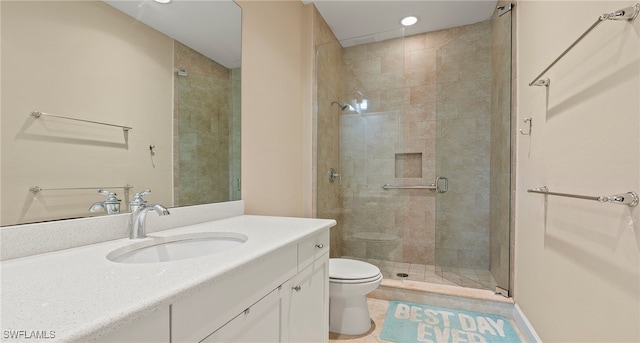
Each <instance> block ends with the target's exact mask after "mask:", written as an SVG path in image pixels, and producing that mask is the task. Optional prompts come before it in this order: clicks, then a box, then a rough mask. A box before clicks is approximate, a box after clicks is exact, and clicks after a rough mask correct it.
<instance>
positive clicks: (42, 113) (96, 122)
mask: <svg viewBox="0 0 640 343" xmlns="http://www.w3.org/2000/svg"><path fill="white" fill-rule="evenodd" d="M31 116H32V117H35V118H40V117H41V116H48V117H55V118H60V119H68V120H75V121H81V122H84V123H91V124H98V125H107V126H113V127H119V128H121V129H122V131H124V132H125V133H126V132H127V131H129V130H133V128H132V127H129V126H122V125H115V124H108V123H102V122H99V121H93V120H85V119H78V118H71V117H65V116H59V115H56V114H51V113H44V112H40V111H33V112H31Z"/></svg>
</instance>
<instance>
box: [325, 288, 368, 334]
mask: <svg viewBox="0 0 640 343" xmlns="http://www.w3.org/2000/svg"><path fill="white" fill-rule="evenodd" d="M370 329H371V319H370V318H369V306H368V305H367V298H366V297H365V296H364V295H361V296H352V297H348V298H343V297H329V331H330V332H333V333H338V334H343V335H362V334H364V333H366V332H367V331H369V330H370Z"/></svg>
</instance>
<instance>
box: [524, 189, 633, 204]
mask: <svg viewBox="0 0 640 343" xmlns="http://www.w3.org/2000/svg"><path fill="white" fill-rule="evenodd" d="M527 192H529V193H539V194H545V195H555V196H561V197H568V198H576V199H584V200H595V201H597V202H601V203H605V202H608V203H612V204H617V205H627V206H629V207H636V206H637V205H638V194H636V193H635V192H627V193H622V194H615V195H609V196H607V195H601V196H590V195H577V194H568V193H556V192H550V191H549V188H547V186H542V187H538V188H533V189H527Z"/></svg>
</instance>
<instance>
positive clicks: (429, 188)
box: [382, 183, 436, 191]
mask: <svg viewBox="0 0 640 343" xmlns="http://www.w3.org/2000/svg"><path fill="white" fill-rule="evenodd" d="M382 189H384V190H389V189H428V190H431V191H435V190H436V184H435V183H432V184H430V185H428V186H392V185H390V184H388V183H387V184H386V185H384V186H382Z"/></svg>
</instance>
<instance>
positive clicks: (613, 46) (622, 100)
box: [515, 1, 640, 342]
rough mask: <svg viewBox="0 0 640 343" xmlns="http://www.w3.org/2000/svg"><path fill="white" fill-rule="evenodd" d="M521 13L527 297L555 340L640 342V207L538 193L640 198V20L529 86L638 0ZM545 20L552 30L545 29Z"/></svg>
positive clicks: (521, 276)
mask: <svg viewBox="0 0 640 343" xmlns="http://www.w3.org/2000/svg"><path fill="white" fill-rule="evenodd" d="M518 5H519V7H517V25H518V28H517V30H518V40H517V41H518V47H517V49H518V70H517V73H518V80H517V86H518V93H517V94H518V110H517V112H518V120H517V125H518V126H519V127H520V128H522V125H523V124H522V120H523V119H524V118H527V117H531V118H533V132H532V134H531V136H522V135H518V143H517V147H518V156H517V158H518V161H517V195H516V196H517V199H516V203H517V207H516V211H517V212H516V225H517V226H516V249H515V254H516V256H515V262H516V267H515V273H516V274H515V299H516V302H517V303H518V304H519V306H520V307H521V308H522V310H523V312H524V314H525V315H526V316H527V318H528V319H529V321H530V322H531V323H532V324H533V326H534V327H535V329H536V330H537V332H538V334H539V335H540V337H541V338H542V340H543V341H544V342H567V341H572V342H638V341H640V332H639V330H640V329H639V325H638V323H640V270H639V268H640V267H639V265H640V253H639V250H640V231H639V229H638V227H639V225H638V221H639V220H640V218H639V217H640V216H639V213H640V212H639V210H638V208H633V209H629V208H628V207H625V206H619V205H612V204H599V203H597V202H595V201H585V200H579V199H570V198H562V197H552V196H549V197H548V199H546V200H545V197H544V196H542V195H538V194H530V193H527V192H526V189H527V188H533V187H539V186H543V185H546V186H548V187H549V188H550V190H551V191H557V192H566V193H575V194H585V195H600V194H615V193H618V192H626V191H636V192H638V191H640V180H639V175H640V172H639V161H640V140H639V134H638V133H639V132H640V131H639V130H640V115H639V113H640V100H639V94H640V20H638V19H636V20H635V21H634V22H633V23H627V22H609V21H607V22H604V23H602V24H600V26H598V27H597V28H596V29H595V30H593V31H592V32H591V33H590V34H589V35H588V36H587V37H586V38H585V39H584V40H583V41H582V42H580V44H578V45H577V46H576V47H575V48H574V49H573V50H572V51H570V52H569V53H568V54H567V55H566V56H565V57H564V58H563V59H562V60H561V61H560V62H559V63H558V64H557V65H556V66H555V67H554V68H553V69H552V70H551V71H550V72H548V74H547V76H549V77H550V79H551V86H550V87H549V88H548V89H545V87H529V86H528V83H529V82H531V81H532V79H533V78H534V77H535V76H536V75H537V74H538V73H539V72H541V71H542V70H543V69H544V68H545V67H546V66H547V64H548V63H550V62H551V61H552V60H553V59H555V58H556V57H557V56H558V55H559V54H560V53H561V52H562V51H563V50H564V49H566V48H567V47H568V46H569V44H571V43H572V42H573V41H574V40H575V39H577V37H578V36H580V35H581V34H582V33H583V32H584V30H585V29H586V28H588V27H589V26H590V25H591V24H592V23H593V22H594V21H595V20H596V19H597V17H598V16H599V15H600V14H601V13H605V12H612V11H615V10H617V9H620V8H624V7H626V6H629V5H630V3H629V2H628V1H601V2H598V1H583V2H577V1H571V2H557V1H553V2H550V1H522V2H519V4H518ZM541 23H544V25H542V24H541Z"/></svg>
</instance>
